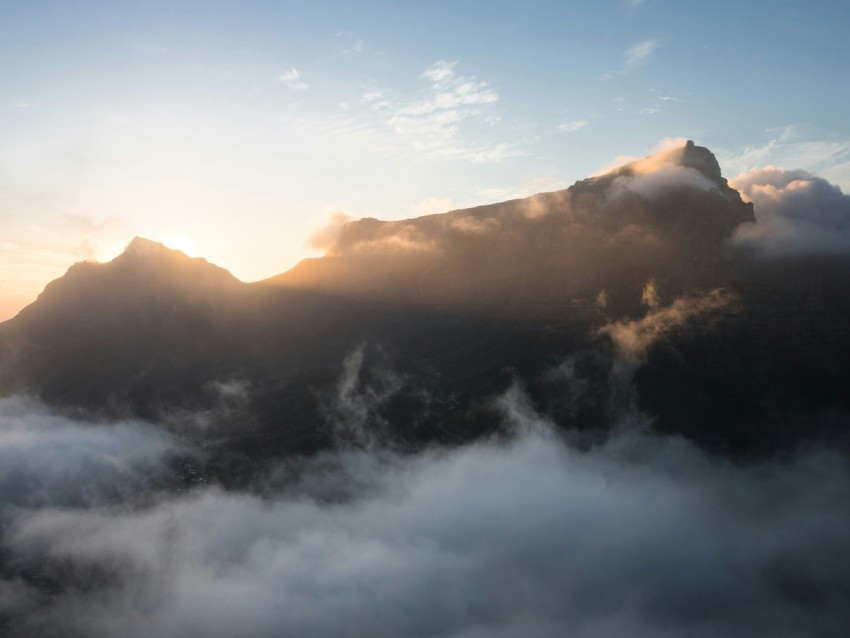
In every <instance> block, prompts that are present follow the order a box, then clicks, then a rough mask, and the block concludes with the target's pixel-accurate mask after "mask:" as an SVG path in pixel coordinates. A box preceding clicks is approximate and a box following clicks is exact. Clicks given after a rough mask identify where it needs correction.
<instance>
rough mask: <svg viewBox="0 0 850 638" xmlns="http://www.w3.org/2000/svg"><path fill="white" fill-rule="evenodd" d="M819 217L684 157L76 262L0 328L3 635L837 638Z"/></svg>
mask: <svg viewBox="0 0 850 638" xmlns="http://www.w3.org/2000/svg"><path fill="white" fill-rule="evenodd" d="M848 202H850V197H848V196H846V195H844V194H843V193H842V192H841V191H840V190H839V189H838V188H837V187H834V186H832V185H831V184H829V183H828V182H826V181H825V180H822V179H820V178H816V177H814V176H812V175H810V174H807V173H802V172H799V171H781V170H779V169H764V170H760V171H753V172H752V173H749V174H744V175H741V176H739V177H738V178H736V179H735V180H733V181H732V182H731V184H730V182H727V180H726V179H725V178H724V177H723V176H722V175H721V172H720V167H719V165H718V163H717V161H716V159H715V157H714V155H713V154H712V153H711V152H710V151H709V150H708V149H705V148H702V147H699V146H696V145H694V144H693V143H692V142H687V143H686V144H682V145H678V146H673V147H670V148H668V149H667V150H665V151H662V152H661V153H658V154H656V155H653V156H650V157H647V158H644V159H642V160H638V161H635V162H631V163H629V164H626V165H623V166H621V167H617V168H615V169H613V170H611V171H609V172H606V173H604V174H602V175H599V176H596V177H591V178H588V179H586V180H582V181H580V182H577V183H576V184H574V185H573V186H572V187H570V188H568V189H566V190H562V191H558V192H553V193H541V194H539V195H535V196H533V197H529V198H526V199H520V200H512V201H508V202H503V203H500V204H492V205H487V206H481V207H476V208H471V209H464V210H455V211H450V212H448V213H445V214H440V215H429V216H425V217H419V218H415V219H409V220H404V221H393V222H383V221H379V220H375V219H363V220H359V221H352V222H348V223H345V224H340V223H339V222H340V221H342V220H339V219H337V220H335V224H334V225H332V226H331V227H329V228H327V229H324V230H323V231H322V233H321V235H322V238H323V241H324V242H325V243H326V245H327V246H328V250H327V254H326V255H325V256H324V257H321V258H318V259H309V260H305V261H304V262H302V263H300V264H299V265H297V266H296V267H295V268H293V269H292V270H290V271H288V272H286V273H283V274H281V275H278V276H276V277H273V278H271V279H268V280H265V281H260V282H255V283H244V282H241V281H239V280H238V279H236V278H235V277H233V276H232V275H231V274H230V273H228V272H227V271H226V270H223V269H222V268H219V267H217V266H215V265H213V264H210V263H208V262H207V261H206V260H204V259H200V258H190V257H188V256H186V255H185V254H183V253H182V252H180V251H177V250H172V249H169V248H166V247H165V246H163V245H161V244H158V243H156V242H152V241H148V240H145V239H141V238H136V239H134V240H133V241H132V242H131V243H130V244H129V246H128V247H127V249H126V250H125V251H124V253H123V254H121V255H120V256H119V257H117V258H116V259H114V260H112V261H111V262H108V263H78V264H75V265H73V266H72V267H71V268H70V269H69V270H68V272H67V273H66V274H65V276H63V277H61V278H60V279H58V280H56V281H54V282H52V283H50V284H49V285H48V286H47V288H46V289H45V290H44V292H43V293H42V294H41V295H40V296H39V298H38V299H37V300H36V301H35V302H34V303H33V304H31V305H30V306H28V307H27V308H25V309H24V310H23V311H21V313H20V314H19V315H18V316H17V317H15V318H14V319H12V320H10V321H7V322H5V323H3V324H0V353H2V354H0V394H2V395H3V397H2V398H0V631H2V633H3V635H10V636H63V637H66V636H86V637H88V636H97V637H99V636H114V635H126V636H134V635H139V636H142V635H145V636H146V635H158V636H194V635H209V636H218V635H221V636H232V635H246V636H278V635H311V636H338V635H351V636H362V635H375V636H384V635H385V636H400V635H401V636H419V635H429V636H446V637H449V636H478V635H482V636H483V635H487V636H500V635H505V636H508V635H528V636H552V635H564V634H570V635H578V636H594V637H596V636H624V635H629V636H631V635H652V636H667V635H669V636H679V635H694V636H706V637H720V636H724V637H727V636H752V635H776V636H789V637H795V638H797V637H800V638H802V637H809V636H828V637H833V636H835V637H838V636H843V635H844V633H845V632H846V627H847V626H848V623H850V618H848V610H850V586H848V583H850V564H848V562H847V560H846V559H845V558H844V557H845V556H846V555H847V554H846V551H844V550H845V549H846V547H847V546H848V545H850V533H848V530H850V519H848V512H847V509H846V506H845V504H846V502H847V498H848V496H850V463H848V458H847V453H848V451H850V448H848V444H850V438H848V433H850V396H848V393H847V392H846V387H847V380H848V379H850V356H848V355H850V298H848V296H847V294H846V292H847V290H850V252H848V251H847V250H846V249H845V248H846V235H847V232H846V231H847V227H848V226H847V224H848V221H847V220H848V211H850V204H848Z"/></svg>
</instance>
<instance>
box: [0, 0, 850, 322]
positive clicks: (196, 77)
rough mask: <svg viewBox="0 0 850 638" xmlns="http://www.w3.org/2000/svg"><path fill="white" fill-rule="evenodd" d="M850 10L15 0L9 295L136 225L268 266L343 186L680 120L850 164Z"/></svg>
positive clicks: (622, 139)
mask: <svg viewBox="0 0 850 638" xmlns="http://www.w3.org/2000/svg"><path fill="white" fill-rule="evenodd" d="M848 27H850V2H847V1H846V0H844V1H827V0H821V1H813V2H810V3H802V2H799V1H793V2H792V1H788V0H772V1H771V2H764V1H760V2H756V1H754V0H751V1H743V2H725V1H716V2H710V3H692V2H686V1H684V0H643V1H642V2H638V1H636V0H631V1H629V0H609V1H595V2H590V1H587V2H566V1H561V2H522V3H519V2H510V3H509V2H458V1H454V2H427V3H426V2H415V3H414V2H374V1H361V2H356V3H354V2H345V3H343V2H303V3H292V2H258V1H241V2H216V1H210V0H206V1H203V2H177V1H170V2H159V1H147V2H117V1H110V2H39V1H37V0H26V1H16V0H0V29H2V37H0V59H2V66H0V69H1V70H0V319H2V318H5V317H7V316H9V315H10V314H13V312H14V311H15V310H16V309H17V308H19V307H20V306H22V305H23V304H25V303H27V302H28V301H31V300H32V298H34V296H35V294H37V293H38V291H39V290H40V289H41V288H42V287H43V286H44V284H45V283H46V282H47V281H48V280H50V279H52V278H54V277H56V276H58V275H60V274H61V273H62V272H63V271H64V269H65V268H67V266H68V265H69V264H70V263H72V262H73V261H76V260H79V259H83V258H91V257H94V258H101V259H105V258H109V257H111V256H113V255H114V254H115V253H116V252H118V251H120V248H121V246H122V245H123V244H125V243H126V242H127V241H129V239H130V238H131V237H132V236H133V235H137V234H138V235H143V236H148V237H151V238H154V239H160V240H166V239H169V238H171V239H173V240H174V242H175V243H178V244H179V242H180V241H182V242H183V243H184V244H185V245H186V246H189V245H190V243H194V245H195V249H196V250H197V252H199V253H200V254H202V255H204V256H206V257H207V258H209V259H210V260H211V261H213V262H215V263H218V264H220V265H222V266H225V267H227V268H229V269H231V270H232V271H233V272H234V274H236V275H237V276H239V277H240V278H243V279H246V280H251V279H258V278H262V277H265V276H269V275H272V274H275V273H277V272H281V271H283V270H285V269H287V268H288V267H290V266H291V265H293V263H295V262H296V261H297V260H298V259H300V258H301V257H304V256H306V255H308V254H310V252H309V250H308V249H307V248H306V247H305V238H306V237H307V235H308V234H309V233H310V230H311V228H314V227H316V226H318V225H320V224H321V223H322V220H323V219H324V218H326V217H327V216H328V215H329V214H330V213H332V212H333V211H338V210H342V211H346V212H347V213H348V214H349V215H352V216H354V217H361V216H376V217H384V218H400V217H407V216H411V215H415V214H420V213H428V212H439V211H441V210H446V209H448V208H452V207H461V206H467V205H474V204H479V203H484V202H488V201H497V200H501V199H508V198H511V197H518V196H522V195H526V194H530V193H531V192H535V191H541V190H554V189H556V188H563V187H565V186H567V185H569V184H570V183H572V182H573V181H575V180H577V179H580V178H582V177H585V176H586V175H588V174H590V173H592V172H594V171H596V170H598V169H600V168H602V167H604V166H606V165H610V164H611V163H612V162H613V161H615V158H617V157H618V156H622V155H644V154H647V153H649V152H651V151H652V149H653V147H654V146H655V145H656V144H657V143H658V142H659V141H660V140H662V139H664V138H669V137H688V138H692V139H694V140H696V141H697V143H699V144H702V145H706V146H709V147H710V148H712V150H714V151H715V152H716V153H717V155H718V157H719V158H720V160H721V164H722V165H723V168H724V170H725V172H726V173H727V176H734V175H735V174H737V173H738V172H740V171H743V170H747V169H750V168H754V167H757V166H764V165H767V164H774V165H781V166H785V167H786V168H805V169H808V170H811V171H813V172H816V173H818V174H820V175H823V176H824V177H827V178H828V179H830V180H831V181H833V182H835V183H837V184H839V185H841V186H842V187H843V188H844V189H845V190H847V189H848V187H850V125H848V121H847V107H848V104H850V82H848V68H850V45H848V35H847V34H848ZM181 238H182V239H181Z"/></svg>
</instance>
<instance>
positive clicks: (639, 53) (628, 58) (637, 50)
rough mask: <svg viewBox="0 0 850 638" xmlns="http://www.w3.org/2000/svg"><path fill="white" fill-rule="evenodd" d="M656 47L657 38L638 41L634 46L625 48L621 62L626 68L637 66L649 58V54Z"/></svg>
mask: <svg viewBox="0 0 850 638" xmlns="http://www.w3.org/2000/svg"><path fill="white" fill-rule="evenodd" d="M657 48H658V41H657V40H644V41H643V42H638V43H637V44H636V45H635V46H633V47H631V48H630V49H626V51H625V53H623V64H624V65H625V67H626V68H627V69H634V68H637V67H639V66H641V65H642V64H644V63H645V62H646V61H647V60H649V58H650V56H651V55H652V54H653V53H654V52H655V50H656V49H657Z"/></svg>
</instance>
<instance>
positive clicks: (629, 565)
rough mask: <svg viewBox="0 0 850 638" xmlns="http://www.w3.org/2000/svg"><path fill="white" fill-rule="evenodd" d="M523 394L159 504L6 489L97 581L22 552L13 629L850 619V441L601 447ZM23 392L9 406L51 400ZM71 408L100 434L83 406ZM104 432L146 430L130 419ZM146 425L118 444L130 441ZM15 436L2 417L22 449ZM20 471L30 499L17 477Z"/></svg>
mask: <svg viewBox="0 0 850 638" xmlns="http://www.w3.org/2000/svg"><path fill="white" fill-rule="evenodd" d="M501 404H502V410H503V413H504V414H505V415H506V418H507V419H509V421H510V423H511V424H512V426H513V428H514V430H515V431H516V432H517V434H516V436H515V437H514V438H513V439H512V440H510V441H507V442H501V443H500V442H484V443H479V444H476V445H472V446H468V447H465V448H461V449H456V450H453V451H446V450H443V451H431V452H426V453H423V454H420V455H417V456H400V455H396V454H393V453H389V452H385V451H384V452H382V451H380V450H377V451H374V452H355V451H349V452H342V453H335V454H328V455H323V456H320V457H317V458H315V459H314V460H313V461H310V462H308V463H307V465H306V466H305V467H303V468H302V470H301V471H300V473H299V476H300V479H299V482H298V484H297V485H290V486H289V489H288V490H285V491H283V492H281V493H278V494H277V495H276V496H275V495H271V496H269V497H267V498H259V497H257V496H254V495H251V494H246V493H238V492H231V493H227V492H222V491H219V490H215V489H208V490H197V491H195V492H193V493H191V494H190V495H186V496H182V497H178V496H169V497H164V498H160V500H159V501H158V502H156V503H155V504H149V505H144V506H138V507H133V506H128V505H126V504H125V505H122V506H109V505H101V506H88V507H87V506H73V507H61V508H56V507H52V506H50V504H49V503H45V505H44V506H43V507H39V508H31V509H29V510H26V511H24V512H17V513H16V514H14V516H13V517H12V518H11V519H9V518H8V509H4V510H3V512H6V514H5V516H6V517H7V518H6V519H5V521H4V528H5V529H6V530H7V531H6V532H4V536H3V541H2V544H3V550H4V552H5V553H4V555H5V556H7V557H8V556H11V557H13V559H14V563H15V564H16V565H24V566H29V567H28V569H31V570H32V571H33V572H35V573H39V574H41V575H42V576H41V578H50V577H53V576H55V575H56V574H63V575H64V576H63V577H64V578H66V579H71V582H73V583H76V584H75V585H73V586H67V587H64V588H63V587H59V588H58V589H54V590H53V593H51V594H45V593H44V591H43V590H42V589H40V588H39V585H38V581H36V582H35V583H33V582H32V581H27V580H26V579H22V578H19V577H17V576H14V575H10V573H9V572H3V573H2V575H0V592H2V594H3V596H2V597H0V616H3V617H4V618H5V619H7V620H8V621H9V624H7V625H6V627H7V628H10V631H12V632H13V633H12V635H20V636H30V635H39V636H48V637H49V636H87V637H94V638H97V637H99V636H116V635H121V636H127V637H129V638H132V637H134V636H139V637H141V636H145V637H147V636H151V635H156V636H162V637H163V638H168V637H172V636H174V637H176V636H190V635H191V636H194V635H204V636H210V637H212V638H215V637H216V636H228V637H229V636H235V635H239V636H246V637H253V636H280V635H299V636H316V637H322V636H363V635H370V636H378V637H380V636H435V637H443V636H445V637H470V636H505V637H507V636H518V635H522V636H530V637H535V636H552V635H570V636H579V637H582V636H585V637H588V638H590V637H593V638H597V637H603V638H604V637H615V636H660V637H665V636H669V637H671V638H672V637H673V636H682V635H689V636H696V637H698V638H709V637H711V638H714V637H717V638H719V637H721V636H723V637H724V638H725V637H728V636H754V635H771V636H778V637H780V638H785V637H787V638H790V637H794V638H797V637H799V638H803V637H808V636H836V637H837V636H840V635H842V633H843V632H844V630H845V629H846V627H847V624H848V622H850V606H848V605H847V591H846V583H847V582H850V557H848V554H847V552H846V551H844V549H845V548H846V547H847V545H848V543H850V531H848V530H850V527H848V522H850V515H848V512H847V508H846V507H845V505H846V502H847V498H848V496H850V467H848V463H847V461H846V459H843V458H842V457H840V456H839V455H838V454H834V453H830V452H823V451H820V452H818V451H810V452H808V453H807V454H804V455H801V456H798V457H797V458H796V459H794V460H791V461H782V462H778V461H777V462H767V463H761V464H754V465H748V466H736V465H734V464H732V463H729V462H725V461H721V460H718V459H716V458H713V457H711V456H709V455H707V454H705V453H703V452H701V451H699V450H697V449H696V448H694V447H692V446H691V445H689V444H687V443H685V442H683V441H681V440H677V439H662V438H655V437H649V436H643V435H636V434H622V435H620V436H618V437H615V438H614V439H612V440H611V441H609V442H608V443H606V444H605V445H601V446H598V447H595V448H593V449H591V450H589V451H585V452H581V451H578V450H575V449H572V448H570V447H568V446H567V445H565V444H564V442H563V441H562V440H561V439H559V438H558V437H557V436H556V435H555V434H553V433H552V432H551V429H550V426H549V424H548V423H547V422H546V421H545V419H543V418H541V417H539V416H538V415H536V414H535V413H534V411H533V408H532V407H531V404H530V402H529V401H528V399H527V398H525V397H524V396H523V395H522V393H521V392H519V391H518V390H516V389H514V391H512V392H510V393H508V394H507V395H506V396H505V398H504V399H503V400H502V402H501ZM9 405H10V404H4V408H3V409H4V411H3V413H2V414H3V419H5V421H4V423H8V422H9V419H11V420H12V421H15V420H16V419H17V420H18V422H23V421H22V419H24V420H27V424H28V425H31V424H33V423H36V422H37V420H38V418H40V417H38V418H37V417H35V416H27V413H26V412H25V411H24V412H21V411H22V410H23V408H22V407H21V406H23V405H24V404H22V403H20V402H19V403H16V404H11V405H13V408H10V407H9ZM10 410H11V411H10ZM15 410H18V413H16V412H15ZM36 414H38V409H36ZM42 416H43V415H42ZM54 426H57V427H59V429H60V430H61V429H62V428H64V427H70V428H72V430H73V431H74V432H75V433H76V434H75V436H81V440H83V439H85V438H86V436H88V435H86V434H81V432H82V431H83V426H81V425H80V424H77V425H73V426H70V425H68V424H63V423H58V424H53V425H51V426H50V427H54ZM38 427H47V426H38ZM98 432H101V434H100V436H107V437H111V438H112V440H118V439H120V438H121V437H126V436H127V434H126V433H127V429H126V428H123V429H122V426H119V427H118V428H116V429H115V430H114V432H113V431H112V430H110V429H109V428H106V429H104V430H98ZM94 436H97V435H94ZM139 441H140V439H139V438H133V437H132V436H131V437H129V438H127V440H125V441H124V442H122V443H120V444H118V445H117V453H112V454H111V456H110V458H117V459H121V461H120V463H119V465H120V464H125V463H127V459H128V458H134V457H135V456H136V455H138V454H139V452H138V443H139ZM15 445H17V444H16V443H15V442H14V441H12V440H11V439H9V438H8V437H6V438H4V439H0V451H2V454H5V455H7V456H6V458H7V459H8V458H10V455H11V453H12V452H13V451H14V450H15V449H17V448H15ZM52 446H53V442H52V441H51V440H49V438H48V439H42V440H40V441H34V442H32V443H31V444H30V445H29V446H28V455H33V457H34V458H41V459H46V458H47V456H48V455H49V452H50V450H51V448H52ZM87 447H89V448H91V447H92V446H91V444H90V442H89V444H88V445H87ZM101 447H102V446H101ZM107 447H109V446H107ZM142 448H143V449H144V448H145V446H144V445H143V446H142ZM71 449H79V448H76V447H74V446H72V448H71ZM94 449H99V447H98V445H94ZM110 449H111V448H110ZM74 456H75V454H72V455H71V457H74ZM84 456H85V455H84ZM143 456H144V455H143ZM55 471H56V470H55V468H51V467H50V465H49V463H46V462H41V463H36V464H34V465H33V469H32V476H33V477H35V480H34V481H33V482H32V483H30V484H16V485H15V486H13V489H15V490H16V491H17V492H20V491H21V490H23V491H24V492H25V493H26V492H27V491H28V490H30V489H33V488H31V487H29V486H28V485H34V486H36V489H38V486H40V485H44V483H45V480H44V477H45V476H50V475H51V473H53V472H55ZM97 475H98V474H97V473H94V474H92V473H91V472H88V471H86V472H80V473H77V474H74V475H73V480H72V482H71V485H73V487H74V488H75V489H76V490H85V489H86V488H87V486H89V485H90V483H91V482H92V481H93V480H94V481H95V482H97V481H98V479H97V478H96V477H97ZM112 476H113V479H112V480H113V481H114V482H116V483H118V484H119V485H120V484H124V483H125V482H126V484H127V485H133V486H134V485H136V483H135V481H134V479H133V478H132V476H131V475H129V474H126V473H125V474H122V473H117V474H116V473H113V475H112ZM0 488H2V489H3V494H2V496H3V498H4V499H5V501H4V502H6V503H8V502H9V498H10V489H12V487H10V484H9V483H0ZM335 493H336V494H337V497H336V498H334V494H335ZM340 494H342V495H343V496H342V498H340ZM30 502H32V503H34V502H35V500H34V499H30ZM46 600H47V601H49V604H44V601H46Z"/></svg>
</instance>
